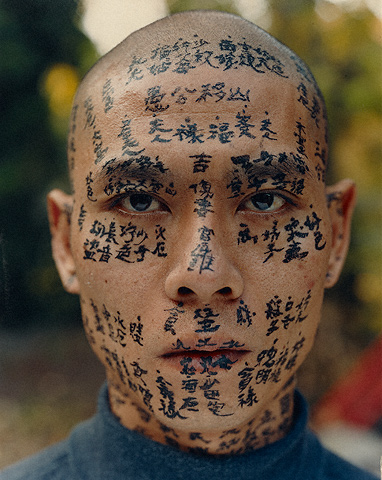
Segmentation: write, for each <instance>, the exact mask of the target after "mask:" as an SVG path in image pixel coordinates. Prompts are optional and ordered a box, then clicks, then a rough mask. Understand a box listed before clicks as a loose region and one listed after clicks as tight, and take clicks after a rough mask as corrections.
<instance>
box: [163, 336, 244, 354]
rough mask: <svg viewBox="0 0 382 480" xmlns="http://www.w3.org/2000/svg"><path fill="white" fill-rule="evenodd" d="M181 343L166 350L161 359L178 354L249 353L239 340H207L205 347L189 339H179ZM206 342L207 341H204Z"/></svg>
mask: <svg viewBox="0 0 382 480" xmlns="http://www.w3.org/2000/svg"><path fill="white" fill-rule="evenodd" d="M179 340H180V341H181V343H182V346H183V348H182V347H180V348H176V347H175V346H174V344H175V343H176V342H174V344H173V345H172V346H171V347H170V348H166V349H165V350H164V351H163V352H162V353H161V355H160V356H161V357H169V356H171V355H179V354H184V355H187V354H195V353H196V354H202V353H207V354H208V353H210V354H212V353H213V354H221V355H223V354H224V352H243V353H244V352H249V351H250V350H249V349H248V348H246V346H245V343H244V342H240V341H239V340H233V341H232V339H229V340H226V339H213V338H210V339H208V340H209V342H206V343H207V344H206V345H200V344H199V345H198V342H195V339H192V340H191V339H190V341H187V340H186V339H179ZM204 340H207V339H204Z"/></svg>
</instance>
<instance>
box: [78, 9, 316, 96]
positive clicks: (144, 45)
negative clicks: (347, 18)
mask: <svg viewBox="0 0 382 480" xmlns="http://www.w3.org/2000/svg"><path fill="white" fill-rule="evenodd" d="M223 38H224V39H228V38H229V39H230V40H232V41H233V42H240V41H243V40H244V41H245V42H246V43H249V44H250V45H251V46H254V47H256V48H259V49H264V50H266V53H267V54H269V55H271V56H274V57H276V58H277V59H278V60H279V61H280V62H281V63H282V64H283V68H284V71H285V72H286V76H288V77H289V78H290V79H291V80H293V79H297V78H298V77H299V71H298V70H303V71H304V75H305V76H306V77H308V78H309V82H310V83H311V87H312V88H313V89H314V90H315V92H316V93H318V94H319V96H320V97H321V94H320V92H319V89H318V87H317V84H316V82H315V79H314V77H313V75H312V74H311V72H310V70H309V68H308V67H307V66H306V64H305V63H304V62H303V61H302V60H301V59H300V58H299V57H298V56H297V55H296V54H295V53H294V52H293V51H292V50H290V49H289V48H288V47H286V46H285V45H284V44H282V43H281V42H280V41H278V40H277V39H275V38H274V37H273V36H272V35H270V34H269V33H267V32H265V31H264V30H262V29H261V28H260V27H258V26H257V25H255V24H253V23H251V22H249V21H247V20H245V19H243V18H241V17H238V16H236V15H233V14H230V13H226V12H219V11H207V10H203V11H201V10H194V11H186V12H180V13H177V14H174V15H171V16H168V17H165V18H163V19H160V20H157V21H156V22H154V23H151V24H149V25H147V26H145V27H143V28H141V29H139V30H137V31H135V32H133V33H132V34H131V35H129V36H128V37H127V38H125V39H124V40H123V41H122V42H121V43H119V44H118V45H117V46H116V47H114V48H113V49H112V50H111V51H110V52H108V53H107V54H106V55H104V56H103V57H102V58H101V59H100V60H99V61H98V62H97V63H96V64H95V65H94V66H93V67H92V68H91V69H90V70H89V72H88V73H87V75H86V76H85V78H84V80H83V82H82V84H81V86H80V89H79V94H80V93H81V91H82V90H84V89H88V88H89V87H90V86H91V84H92V83H98V82H97V80H98V79H100V78H105V76H106V75H109V74H110V72H111V73H112V74H113V75H118V74H125V73H126V69H127V68H129V65H131V61H132V59H141V58H145V59H150V58H152V55H153V52H155V51H156V49H158V48H161V47H162V48H165V47H170V48H171V47H173V46H174V45H176V44H177V42H179V41H187V42H190V41H192V40H195V39H202V40H203V41H204V42H208V47H206V48H209V49H210V50H211V49H212V50H214V51H216V50H218V49H219V48H218V46H219V42H221V40H222V39H223ZM172 53H173V54H174V52H172ZM300 73H301V72H300Z"/></svg>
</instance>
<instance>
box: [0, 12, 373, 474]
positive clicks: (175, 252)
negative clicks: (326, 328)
mask: <svg viewBox="0 0 382 480" xmlns="http://www.w3.org/2000/svg"><path fill="white" fill-rule="evenodd" d="M68 145H69V149H68V158H69V169H70V177H71V181H72V186H73V191H72V193H71V195H67V194H65V193H63V192H61V191H59V190H54V191H52V192H51V193H50V194H49V196H48V207H49V219H50V224H51V234H52V247H53V256H54V259H55V262H56V265H57V268H58V271H59V274H60V277H61V280H62V283H63V285H64V287H65V289H66V290H67V291H68V292H70V293H73V294H78V295H79V297H80V301H81V308H82V316H83V323H84V328H85V332H86V335H87V338H88V340H89V342H90V345H91V347H92V348H93V350H94V352H95V354H96V355H97V357H98V358H99V360H100V361H101V363H102V364H103V365H104V367H105V372H106V378H107V382H106V383H105V386H104V387H103V389H102V391H101V393H100V397H99V407H98V413H97V414H96V416H95V417H94V418H92V419H90V420H89V421H87V422H85V423H83V424H81V425H79V426H78V427H77V428H76V429H75V430H74V431H73V432H72V434H71V435H70V436H69V438H68V439H66V440H65V441H63V442H62V443H60V444H58V445H56V446H53V447H51V448H49V449H48V450H46V451H45V452H42V453H41V454H39V455H37V456H35V457H32V458H31V459H28V460H25V461H23V462H22V463H21V464H19V465H16V466H14V467H12V468H10V469H9V470H7V471H5V472H4V473H2V474H1V475H0V478H1V480H10V479H16V478H17V479H28V480H35V479H55V480H56V479H66V480H68V479H70V480H77V479H78V480H79V479H91V480H94V479H107V480H114V479H116V480H117V479H132V480H138V479H162V478H163V479H189V478H190V479H191V478H193V479H194V478H199V479H209V480H213V479H219V480H223V479H232V478H239V479H252V478H253V479H260V478H261V479H272V480H276V479H283V480H288V479H293V480H297V479H301V480H303V479H304V480H307V479H309V480H313V479H317V480H318V479H320V480H321V479H346V480H350V479H357V480H360V479H370V478H372V477H371V476H370V475H369V474H367V473H363V472H361V471H360V470H358V469H357V468H355V467H353V466H351V465H350V464H347V463H345V462H344V461H343V460H340V459H339V458H337V457H335V456H334V455H333V454H331V453H329V452H328V451H327V450H325V449H324V448H323V447H322V446H321V445H320V443H319V442H318V440H317V439H316V437H315V436H314V435H313V434H312V433H311V432H309V430H308V429H307V407H306V403H305V401H304V399H303V398H302V396H301V395H300V394H299V393H298V391H296V389H295V388H296V372H297V370H298V368H299V366H300V365H301V363H302V362H303V360H304V358H305V357H306V355H307V353H308V352H309V350H310V348H311V346H312V343H313V340H314V337H315V334H316V329H317V326H318V323H319V320H320V312H321V305H322V299H323V293H324V289H325V288H329V287H331V286H332V285H333V284H334V283H335V282H336V280H337V278H338V276H339V273H340V271H341V268H342V265H343V262H344V259H345V256H346V251H347V247H348V242H349V230H350V220H351V214H352V210H353V206H354V199H355V188H354V184H353V182H351V181H349V180H344V181H341V182H339V183H338V184H337V185H335V186H331V187H327V186H325V169H326V166H327V157H328V145H327V123H326V116H325V105H324V101H323V99H322V95H321V93H320V91H319V89H318V87H317V85H316V82H315V80H314V78H313V76H312V74H311V73H310V71H309V70H308V68H307V67H306V66H305V65H304V63H303V62H302V61H301V60H300V59H299V58H298V57H297V56H296V55H295V54H294V53H293V52H291V51H290V50H289V49H288V48H286V47H285V46H283V45H281V44H280V43H279V42H278V41H277V40H275V39H274V38H273V37H271V36H270V35H268V34H267V33H265V32H264V31H262V30H261V29H259V28H258V27H256V26H255V25H253V24H251V23H249V22H247V21H244V20H242V19H241V18H238V17H235V16H232V15H228V14H224V13H218V12H206V11H204V12H186V13H182V14H178V15H175V16H172V17H168V18H165V19H163V20H160V21H158V22H156V23H154V24H151V25H149V26H147V27H145V28H143V29H142V30H139V31H137V32H135V33H133V34H132V35H131V36H129V37H128V38H127V39H126V40H124V41H123V42H122V43H121V44H119V45H118V46H117V47H116V48H115V49H114V50H112V51H111V52H109V53H108V54H107V55H105V56H104V57H103V58H102V59H101V60H100V61H99V62H98V63H97V64H96V65H95V66H94V67H93V69H92V70H91V71H90V72H89V73H88V74H87V75H86V77H85V79H84V80H83V82H82V84H81V86H80V88H79V90H78V92H77V95H76V98H75V101H74V106H73V112H72V118H71V126H70V131H69V142H68Z"/></svg>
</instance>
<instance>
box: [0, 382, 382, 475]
mask: <svg viewBox="0 0 382 480" xmlns="http://www.w3.org/2000/svg"><path fill="white" fill-rule="evenodd" d="M307 418H308V413H307V405H306V402H305V400H304V399H303V397H302V396H301V395H300V394H299V393H298V392H297V393H296V398H295V422H294V426H293V428H292V430H291V431H290V432H289V434H288V435H287V436H286V437H284V438H283V439H281V440H279V441H277V442H275V443H273V444H270V445H268V446H265V447H263V448H260V449H258V450H255V451H253V452H251V453H246V454H243V455H224V456H214V455H197V454H192V453H186V452H183V451H180V450H178V449H176V448H173V447H170V446H167V445H162V444H160V443H157V442H153V441H152V440H150V439H148V438H146V437H144V436H142V435H140V434H139V433H136V432H133V431H130V430H128V429H127V428H125V427H123V426H122V425H121V424H120V423H119V422H118V420H117V418H116V417H115V416H114V415H113V413H112V412H111V411H110V408H109V401H108V393H107V387H106V386H104V387H103V388H102V390H101V392H100V396H99V402H98V412H97V414H96V415H95V416H94V417H93V418H91V419H90V420H88V421H86V422H84V423H81V424H79V425H78V426H77V427H76V428H75V429H74V430H73V432H72V433H71V435H70V436H69V437H68V438H67V439H66V440H64V441H63V442H61V443H58V444H57V445H55V446H53V447H49V448H48V449H46V450H44V451H42V452H41V453H39V454H37V455H34V456H33V457H30V458H28V459H26V460H22V461H21V462H19V463H17V464H15V465H13V466H11V467H8V468H7V469H5V470H3V471H2V472H0V480H122V479H123V480H153V479H154V480H162V479H163V480H169V479H171V480H176V479H179V480H188V479H190V480H191V479H192V480H195V479H196V480H228V479H229V480H252V479H253V480H257V479H258V480H260V479H261V480H375V479H376V477H374V476H373V475H371V474H369V473H366V472H364V471H362V470H360V469H358V468H356V467H354V466H353V465H351V464H349V463H348V462H346V461H344V460H342V459H340V458H339V457H337V456H336V455H334V454H333V453H331V452H329V451H328V450H326V449H325V448H324V447H323V446H322V445H321V444H320V442H319V440H318V439H317V438H316V436H315V435H314V434H313V433H312V432H310V431H309V430H308V429H307Z"/></svg>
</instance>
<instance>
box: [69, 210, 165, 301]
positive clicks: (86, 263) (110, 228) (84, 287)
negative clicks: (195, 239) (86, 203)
mask: <svg viewBox="0 0 382 480" xmlns="http://www.w3.org/2000/svg"><path fill="white" fill-rule="evenodd" d="M82 210H83V206H81V210H80V213H79V215H80V216H81V212H82ZM80 216H79V218H80ZM93 218H94V217H93ZM74 228H76V226H75V227H74ZM72 251H73V253H74V257H75V263H76V271H77V276H78V278H79V281H80V284H81V292H82V293H85V292H87V294H88V296H91V295H93V296H95V297H96V298H101V299H102V298H104V296H105V295H107V296H109V295H110V294H111V295H113V292H114V295H115V296H116V298H117V299H118V296H120V295H121V294H125V293H126V289H128V291H130V292H131V291H132V290H133V291H134V296H135V297H136V296H137V295H138V294H139V293H140V292H139V291H136V289H139V288H143V287H142V285H144V289H145V291H146V293H147V290H148V288H149V287H150V285H149V284H148V283H147V282H142V276H146V277H149V278H152V277H153V275H152V274H153V273H154V272H155V270H157V269H160V268H161V267H162V266H163V263H162V262H163V260H164V259H165V258H166V257H167V249H166V229H165V228H164V227H163V226H162V225H160V224H159V223H158V224H155V223H153V222H152V223H151V224H150V225H149V226H145V225H144V224H139V222H135V221H134V220H130V221H126V222H125V223H123V224H122V223H119V222H117V221H115V220H109V219H107V218H101V217H99V218H98V219H95V220H94V219H92V220H90V219H86V221H85V220H84V221H83V222H82V223H81V225H80V227H79V228H78V229H77V231H75V232H74V233H73V235H72ZM124 296H125V295H124ZM129 297H131V295H129ZM119 300H120V301H121V298H119Z"/></svg>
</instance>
